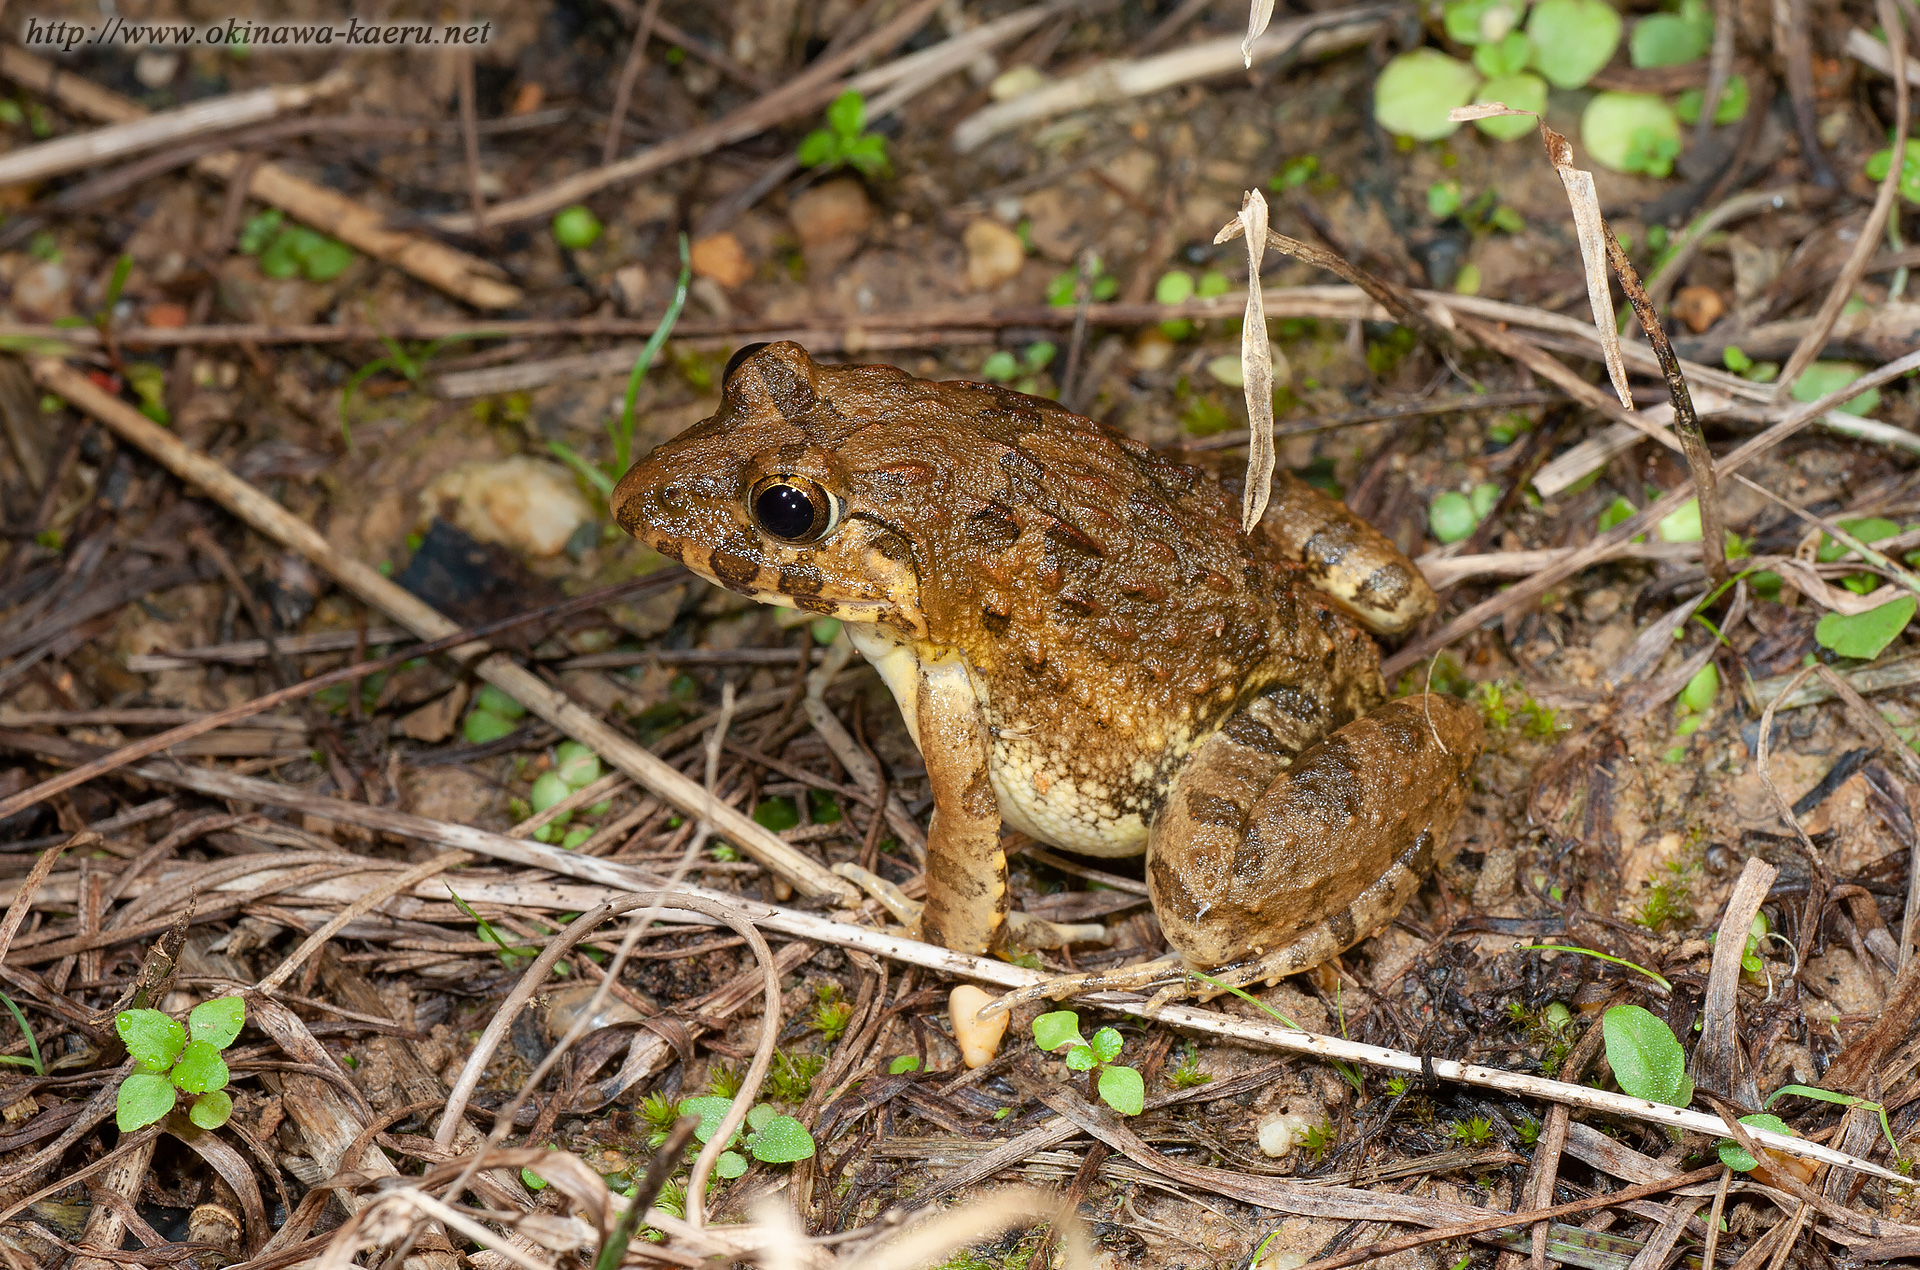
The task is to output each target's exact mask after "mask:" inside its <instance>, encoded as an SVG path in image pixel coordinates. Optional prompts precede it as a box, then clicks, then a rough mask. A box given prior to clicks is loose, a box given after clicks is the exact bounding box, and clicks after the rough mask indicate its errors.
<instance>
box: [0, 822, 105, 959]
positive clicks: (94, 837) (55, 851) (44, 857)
mask: <svg viewBox="0 0 1920 1270" xmlns="http://www.w3.org/2000/svg"><path fill="white" fill-rule="evenodd" d="M98 841H100V835H99V834H97V833H89V832H87V831H85V830H82V831H81V832H79V833H76V834H75V835H73V837H71V838H69V839H67V840H66V841H65V842H63V843H61V844H60V845H59V846H57V847H48V848H47V849H46V850H45V851H42V852H41V853H40V858H39V859H38V860H35V861H34V862H33V870H32V871H31V872H30V873H28V874H27V878H26V881H24V882H22V883H21V884H20V889H19V890H18V891H16V892H14V896H13V903H11V904H9V905H7V915H6V917H4V918H0V964H4V963H5V962H6V959H7V949H8V948H10V947H12V946H13V937H14V936H15V935H17V934H19V932H20V923H21V922H23V921H25V920H26V919H27V911H28V910H29V909H31V908H32V907H33V893H34V892H35V891H37V890H39V889H40V885H41V883H43V882H45V881H46V880H47V875H48V874H50V873H52V872H53V866H54V865H55V864H57V863H59V860H60V856H61V855H62V853H64V852H65V851H66V849H67V848H68V847H73V846H78V847H88V846H91V845H93V844H94V843H96V842H98Z"/></svg>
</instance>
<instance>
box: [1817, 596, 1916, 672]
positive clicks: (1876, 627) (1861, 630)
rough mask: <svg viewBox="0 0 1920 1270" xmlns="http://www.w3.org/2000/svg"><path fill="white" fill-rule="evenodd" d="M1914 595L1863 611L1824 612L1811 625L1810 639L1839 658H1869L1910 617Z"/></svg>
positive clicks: (1905, 623) (1902, 628)
mask: <svg viewBox="0 0 1920 1270" xmlns="http://www.w3.org/2000/svg"><path fill="white" fill-rule="evenodd" d="M1914 608H1915V601H1914V597H1912V596H1911V595H1903V596H1901V597H1900V598H1898V599H1895V600H1888V601H1887V602H1886V603H1885V604H1882V605H1880V606H1879V607H1877V608H1872V609H1868V610H1867V611H1866V612H1865V613H1853V614H1846V613H1828V614H1826V615H1825V616H1823V617H1822V618H1821V619H1820V621H1819V623H1818V624H1817V625H1816V626H1815V627H1814V628H1813V640H1814V642H1815V643H1816V644H1818V645H1820V647H1822V648H1826V649H1831V650H1832V651H1833V652H1835V653H1838V654H1839V655H1840V656H1842V657H1856V658H1859V659H1860V660H1862V661H1872V660H1873V659H1874V658H1875V657H1878V656H1879V655H1880V654H1881V652H1882V651H1883V650H1884V649H1885V648H1886V646H1887V645H1888V644H1891V643H1892V642H1893V641H1894V640H1895V639H1897V638H1898V637H1899V635H1900V632H1901V631H1903V630H1905V629H1906V628H1907V623H1908V622H1910V621H1912V620H1913V613H1914Z"/></svg>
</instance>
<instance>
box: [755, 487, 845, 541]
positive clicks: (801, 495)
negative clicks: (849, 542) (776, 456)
mask: <svg viewBox="0 0 1920 1270" xmlns="http://www.w3.org/2000/svg"><path fill="white" fill-rule="evenodd" d="M747 508H748V510H749V511H751V512H752V513H753V521H754V524H756V525H758V526H759V527H760V531H761V532H762V533H764V534H766V535H767V536H768V537H769V538H775V539H778V540H779V541H781V542H784V543H788V544H790V545H793V546H805V545H806V544H808V543H812V542H819V541H820V540H821V539H822V538H825V537H826V536H827V535H828V534H830V533H832V532H833V530H834V527H835V526H837V525H838V524H839V523H840V500H839V499H837V498H835V497H834V496H833V495H832V493H830V492H829V491H828V490H827V488H826V487H825V486H823V485H822V484H820V482H818V481H816V480H814V479H813V478H812V477H809V476H799V475H795V474H794V473H791V472H775V473H773V474H771V475H768V476H763V477H761V478H760V479H759V480H757V481H755V482H754V483H753V488H752V489H751V490H749V491H748V492H747Z"/></svg>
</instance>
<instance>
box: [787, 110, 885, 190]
mask: <svg viewBox="0 0 1920 1270" xmlns="http://www.w3.org/2000/svg"><path fill="white" fill-rule="evenodd" d="M795 157H796V158H798V159H799V161H800V166H801V167H804V168H819V169H820V170H821V171H823V172H830V171H832V170H833V169H835V168H839V167H850V168H853V169H854V170H855V171H857V172H859V173H860V175H862V176H866V177H876V176H885V175H886V174H887V172H888V171H889V170H890V168H891V165H890V164H889V163H888V161H887V139H886V138H885V137H883V136H881V135H880V134H879V133H877V132H868V131H867V99H866V98H865V97H863V96H861V95H860V94H859V93H857V92H845V93H841V94H840V95H839V96H838V97H836V98H834V99H833V104H832V105H830V106H828V107H827V126H826V127H824V128H816V129H814V130H813V131H812V132H809V133H808V134H807V135H806V136H805V137H804V138H802V139H801V142H800V150H799V153H798V154H797V155H796V156H795Z"/></svg>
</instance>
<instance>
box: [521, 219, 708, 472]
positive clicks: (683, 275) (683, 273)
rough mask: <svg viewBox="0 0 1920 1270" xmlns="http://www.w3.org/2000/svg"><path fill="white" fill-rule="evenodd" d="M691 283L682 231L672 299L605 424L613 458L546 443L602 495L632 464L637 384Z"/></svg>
mask: <svg viewBox="0 0 1920 1270" xmlns="http://www.w3.org/2000/svg"><path fill="white" fill-rule="evenodd" d="M692 284H693V247H692V244H690V243H689V242H688V241H687V236H686V235H685V234H682V235H680V280H679V282H678V283H677V284H675V286H674V291H673V299H672V300H671V301H670V302H669V303H668V304H667V311H666V312H665V313H663V314H661V315H660V324H659V325H658V326H656V327H654V328H653V334H652V335H650V336H648V337H647V342H646V344H645V345H644V346H643V347H642V348H641V349H640V355H639V356H638V357H636V358H634V359H633V369H632V370H631V371H630V372H628V374H627V393H626V396H625V397H623V398H622V399H621V402H620V413H619V414H618V415H616V416H615V417H614V418H613V419H611V420H609V421H608V423H607V436H608V438H609V439H610V440H611V441H612V442H613V457H612V458H611V459H610V460H608V461H607V462H605V463H600V464H595V463H590V462H588V461H587V460H586V459H585V458H583V457H582V456H581V455H580V454H579V453H578V452H577V451H576V450H575V449H574V448H573V447H572V446H570V445H568V444H567V443H566V442H564V441H548V442H547V449H548V451H549V452H550V453H552V454H553V456H554V457H555V458H557V459H559V460H560V461H561V462H563V463H565V464H566V465H567V466H568V467H571V468H572V469H573V470H574V471H575V472H577V473H579V474H580V476H581V478H582V479H584V480H585V481H586V482H587V483H588V484H589V485H591V486H592V487H593V488H594V489H595V490H597V491H599V493H600V496H601V497H602V498H609V497H611V496H612V495H613V487H614V485H615V483H616V482H618V481H619V479H620V478H621V477H622V476H624V475H625V474H626V471H627V469H628V468H629V467H631V466H633V414H634V410H635V408H636V407H637V406H638V405H639V402H640V385H641V384H643V383H645V382H646V379H647V370H648V368H650V367H651V366H652V365H653V362H654V359H655V358H656V357H658V356H659V355H660V349H661V348H662V347H663V346H664V345H665V344H666V342H667V336H668V335H669V334H671V333H672V331H673V324H674V323H675V322H678V321H679V320H680V310H681V309H683V308H685V307H686V303H687V289H688V288H689V287H690V286H691V285H692Z"/></svg>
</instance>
